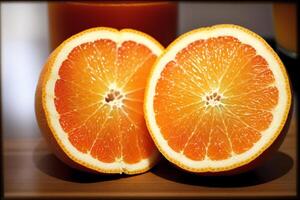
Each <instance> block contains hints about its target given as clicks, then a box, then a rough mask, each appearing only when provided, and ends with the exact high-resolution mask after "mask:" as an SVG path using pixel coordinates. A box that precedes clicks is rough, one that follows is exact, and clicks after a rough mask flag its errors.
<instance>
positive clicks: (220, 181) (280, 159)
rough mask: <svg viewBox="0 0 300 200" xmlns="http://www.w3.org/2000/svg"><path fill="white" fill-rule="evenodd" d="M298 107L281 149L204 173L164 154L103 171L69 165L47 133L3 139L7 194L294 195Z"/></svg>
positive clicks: (94, 195)
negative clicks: (127, 170)
mask: <svg viewBox="0 0 300 200" xmlns="http://www.w3.org/2000/svg"><path fill="white" fill-rule="evenodd" d="M296 132H297V122H296V112H295V110H294V115H293V118H292V121H291V124H290V128H289V131H288V133H287V136H286V138H285V140H284V143H283V144H282V146H281V148H280V150H279V151H278V152H276V153H275V154H274V155H273V156H272V158H270V159H269V160H268V161H266V162H265V164H264V165H262V166H261V167H259V168H257V169H256V170H254V171H251V172H248V173H245V174H241V175H236V176H230V177H202V176H196V175H191V174H187V173H184V172H181V171H179V170H177V169H175V168H174V167H173V166H171V165H170V164H169V163H168V162H167V161H166V160H162V161H161V162H160V163H159V164H158V165H157V166H156V167H154V168H153V169H152V170H151V171H150V172H147V173H144V174H141V175H136V176H125V175H114V176H100V175H92V174H88V173H84V172H80V171H77V170H74V169H71V168H69V167H68V166H66V165H65V164H63V163H62V162H61V161H60V160H58V159H57V158H56V157H55V156H54V155H53V154H51V153H50V152H49V151H48V149H47V146H46V144H45V141H44V140H43V138H27V139H26V138H24V139H16V138H10V139H5V140H4V172H5V175H4V186H5V188H4V189H5V197H6V198H8V199H17V198H20V199H24V198H28V199H34V198H51V199H52V198H53V199H54V198H55V199H59V198H61V199H66V198H72V199H74V198H83V199H87V198H97V199H98V198H104V199H107V198H130V199H132V198H134V199H136V198H154V197H158V198H170V199H180V198H183V197H185V198H208V197H209V198H220V197H221V198H222V197H223V198H230V197H248V198H256V197H292V196H295V195H296V168H297V162H296Z"/></svg>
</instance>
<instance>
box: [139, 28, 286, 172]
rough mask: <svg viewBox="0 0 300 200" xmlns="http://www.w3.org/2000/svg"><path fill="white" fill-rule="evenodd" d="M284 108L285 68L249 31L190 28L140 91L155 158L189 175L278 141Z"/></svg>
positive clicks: (217, 168) (227, 164) (240, 160)
mask: <svg viewBox="0 0 300 200" xmlns="http://www.w3.org/2000/svg"><path fill="white" fill-rule="evenodd" d="M290 106H291V90H290V85H289V80H288V77H287V74H286V71H285V68H284V66H283V64H282V62H281V61H280V59H279V57H278V56H277V55H276V53H275V52H274V51H273V50H272V49H271V47H269V45H268V44H267V43H266V42H265V41H264V40H263V39H262V38H261V37H259V36H258V35H256V34H255V33H253V32H251V31H249V30H247V29H245V28H242V27H239V26H236V25H217V26H213V27H208V28H201V29H198V30H194V31H191V32H189V33H186V34H184V35H182V36H181V37H179V38H178V39H177V40H175V41H174V42H173V43H172V44H171V45H170V46H169V47H168V48H167V49H166V51H165V53H164V54H163V55H162V56H161V57H160V58H159V59H158V61H157V62H156V64H155V66H154V68H153V70H152V72H151V74H150V77H149V79H148V84H147V87H146V93H145V105H144V112H145V118H146V121H147V125H148V128H149V131H150V133H151V136H152V138H153V139H154V141H155V143H156V145H157V147H158V148H159V150H160V151H161V153H162V154H163V155H164V156H165V157H166V158H167V159H168V160H169V161H171V162H173V163H174V164H176V165H178V166H179V167H181V168H183V169H185V170H188V171H191V172H221V171H228V170H232V169H235V168H238V167H241V166H243V165H245V164H248V163H250V162H251V161H253V160H254V159H255V158H257V157H258V156H259V155H261V154H262V153H263V152H264V151H265V150H266V149H267V148H268V147H269V146H270V145H271V144H272V143H273V142H274V141H275V139H276V138H277V137H278V136H279V134H280V132H281V130H282V128H283V126H284V124H285V122H286V119H287V116H288V113H289V109H290Z"/></svg>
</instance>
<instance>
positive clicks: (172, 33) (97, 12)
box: [48, 1, 178, 49]
mask: <svg viewBox="0 0 300 200" xmlns="http://www.w3.org/2000/svg"><path fill="white" fill-rule="evenodd" d="M177 9H178V8H177V2H164V1H161V2H159V1H158V2H143V1H93V2H80V1H79V2H78V1H77V2H49V6H48V12H49V31H50V39H51V41H50V46H51V49H55V48H56V47H57V46H58V45H59V44H60V43H61V42H63V41H64V40H66V39H67V38H68V37H70V36H72V35H74V34H76V33H78V32H80V31H83V30H85V29H88V28H93V27H99V26H105V27H112V28H116V29H124V28H132V29H135V30H139V31H142V32H145V33H147V34H149V35H151V36H152V37H154V38H155V39H157V40H158V41H159V42H160V43H161V44H163V45H164V46H167V45H168V44H169V43H171V42H172V40H174V39H175V38H176V33H177V15H178V12H177ZM74 22H76V23H74ZM158 22H159V24H160V25H158Z"/></svg>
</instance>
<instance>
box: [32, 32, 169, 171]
mask: <svg viewBox="0 0 300 200" xmlns="http://www.w3.org/2000/svg"><path fill="white" fill-rule="evenodd" d="M162 50H163V47H162V46H161V45H160V44H159V43H158V42H157V41H156V40H154V39H153V38H152V37H150V36H148V35H146V34H144V33H141V32H138V31H134V30H130V29H124V30H121V31H118V30H115V29H111V28H92V29H88V30H86V31H83V32H81V33H78V34H76V35H74V36H72V37H71V38H69V39H68V40H66V41H65V42H63V43H62V44H61V45H60V46H59V47H58V48H57V49H56V50H55V51H54V52H53V53H52V54H51V56H50V57H49V59H48V60H47V62H46V64H45V66H44V69H43V71H42V73H41V76H40V80H39V83H38V87H37V91H36V115H37V120H38V122H39V125H40V127H41V130H42V132H43V133H44V134H45V136H46V138H47V140H48V141H50V143H51V147H53V149H54V152H55V153H56V154H57V155H58V157H59V158H61V159H62V160H63V161H65V162H66V163H68V164H70V165H71V166H73V167H77V168H81V169H85V170H90V171H98V172H103V173H127V174H135V173H141V172H144V171H146V170H148V169H150V168H151V167H152V166H153V165H154V164H155V162H156V161H157V159H158V156H159V153H158V151H157V149H156V147H155V145H154V143H153V141H152V139H151V137H150V135H149V133H148V131H147V127H146V124H145V119H144V115H143V99H144V88H145V85H146V78H147V76H148V74H149V72H150V69H151V67H152V65H153V63H154V62H155V60H156V58H157V57H158V56H159V55H160V54H161V52H162Z"/></svg>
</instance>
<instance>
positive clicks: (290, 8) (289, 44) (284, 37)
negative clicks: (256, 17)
mask: <svg viewBox="0 0 300 200" xmlns="http://www.w3.org/2000/svg"><path fill="white" fill-rule="evenodd" d="M273 18H274V30H275V36H276V41H277V43H278V45H279V47H281V48H283V49H285V50H287V51H289V52H294V53H298V49H297V45H298V42H297V41H298V39H297V37H298V34H297V5H296V3H283V2H282V3H274V4H273Z"/></svg>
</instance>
